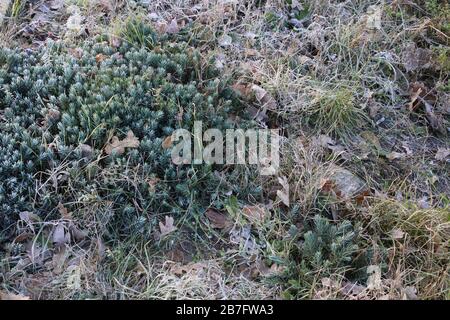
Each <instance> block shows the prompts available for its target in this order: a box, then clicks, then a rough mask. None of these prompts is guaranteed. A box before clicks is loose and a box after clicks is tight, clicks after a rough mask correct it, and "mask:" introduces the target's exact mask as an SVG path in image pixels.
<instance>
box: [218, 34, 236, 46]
mask: <svg viewBox="0 0 450 320" xmlns="http://www.w3.org/2000/svg"><path fill="white" fill-rule="evenodd" d="M232 42H233V39H232V38H231V37H230V36H229V35H227V34H224V35H223V36H221V37H220V38H219V45H220V46H221V47H228V46H230V45H231V43H232Z"/></svg>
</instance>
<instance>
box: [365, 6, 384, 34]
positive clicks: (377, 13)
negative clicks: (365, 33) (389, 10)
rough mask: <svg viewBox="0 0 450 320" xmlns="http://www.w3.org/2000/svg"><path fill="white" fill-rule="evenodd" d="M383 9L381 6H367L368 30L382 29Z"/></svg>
mask: <svg viewBox="0 0 450 320" xmlns="http://www.w3.org/2000/svg"><path fill="white" fill-rule="evenodd" d="M382 14H383V9H382V7H381V6H370V7H368V8H367V19H366V28H367V29H368V30H381V16H382Z"/></svg>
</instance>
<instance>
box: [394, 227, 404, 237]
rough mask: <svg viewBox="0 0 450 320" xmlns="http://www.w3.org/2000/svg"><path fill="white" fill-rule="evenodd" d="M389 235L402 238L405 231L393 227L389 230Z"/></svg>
mask: <svg viewBox="0 0 450 320" xmlns="http://www.w3.org/2000/svg"><path fill="white" fill-rule="evenodd" d="M391 236H392V239H403V237H404V236H405V233H404V232H403V231H402V230H400V229H398V228H395V229H392V230H391Z"/></svg>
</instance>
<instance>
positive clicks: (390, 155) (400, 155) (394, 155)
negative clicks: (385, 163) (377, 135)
mask: <svg viewBox="0 0 450 320" xmlns="http://www.w3.org/2000/svg"><path fill="white" fill-rule="evenodd" d="M405 157H406V153H402V152H395V151H392V152H389V153H388V154H387V155H386V158H388V159H389V160H391V161H392V160H395V159H404V158H405Z"/></svg>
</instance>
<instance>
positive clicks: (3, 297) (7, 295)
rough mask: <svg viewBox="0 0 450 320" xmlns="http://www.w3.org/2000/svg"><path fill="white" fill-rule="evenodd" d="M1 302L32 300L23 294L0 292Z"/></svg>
mask: <svg viewBox="0 0 450 320" xmlns="http://www.w3.org/2000/svg"><path fill="white" fill-rule="evenodd" d="M0 300H30V297H27V296H24V295H22V294H14V293H8V292H4V291H0Z"/></svg>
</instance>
